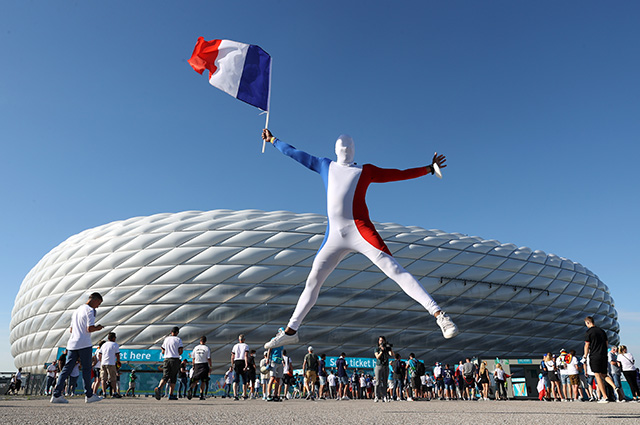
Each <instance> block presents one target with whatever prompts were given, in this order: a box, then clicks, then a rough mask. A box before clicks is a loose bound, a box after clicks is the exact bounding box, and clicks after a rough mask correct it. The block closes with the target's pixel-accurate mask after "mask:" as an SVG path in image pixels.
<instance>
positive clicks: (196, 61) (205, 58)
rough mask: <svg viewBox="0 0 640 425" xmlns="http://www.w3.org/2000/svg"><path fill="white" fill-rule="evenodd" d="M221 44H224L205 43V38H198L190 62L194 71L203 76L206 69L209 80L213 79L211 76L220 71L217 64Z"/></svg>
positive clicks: (216, 41) (216, 42)
mask: <svg viewBox="0 0 640 425" xmlns="http://www.w3.org/2000/svg"><path fill="white" fill-rule="evenodd" d="M220 42H222V40H211V41H205V39H204V37H198V42H197V43H196V47H195V48H194V49H193V54H192V55H191V59H189V61H188V62H189V65H191V67H192V68H193V70H194V71H196V72H197V73H198V74H202V73H203V72H204V70H205V69H208V70H209V78H211V74H213V73H214V72H216V71H217V70H218V67H217V66H216V65H215V62H216V59H217V58H218V47H220Z"/></svg>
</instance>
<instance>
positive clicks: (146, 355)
mask: <svg viewBox="0 0 640 425" xmlns="http://www.w3.org/2000/svg"><path fill="white" fill-rule="evenodd" d="M64 350H65V348H64V347H58V355H57V358H59V357H60V355H61V354H62V352H63V351H64ZM95 352H96V349H95V348H94V349H93V353H94V354H95ZM181 358H182V360H187V361H191V350H187V351H183V352H182V357H181ZM120 361H121V362H144V363H160V362H163V361H164V356H163V355H162V350H130V349H125V348H121V349H120Z"/></svg>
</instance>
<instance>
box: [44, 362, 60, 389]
mask: <svg viewBox="0 0 640 425" xmlns="http://www.w3.org/2000/svg"><path fill="white" fill-rule="evenodd" d="M56 376H58V363H57V362H56V361H55V360H54V361H52V362H51V364H50V365H49V366H47V387H46V388H45V391H44V392H45V394H47V395H50V394H51V393H52V392H53V387H54V386H55V384H56Z"/></svg>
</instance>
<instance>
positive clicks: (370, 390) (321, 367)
mask: <svg viewBox="0 0 640 425" xmlns="http://www.w3.org/2000/svg"><path fill="white" fill-rule="evenodd" d="M587 319H588V320H586V322H587V323H588V327H589V329H592V328H594V327H593V326H589V324H592V323H593V322H592V320H593V319H592V318H587ZM589 320H590V321H589ZM595 329H596V330H597V329H599V328H597V327H595ZM174 331H175V334H176V335H177V330H176V329H175V328H174ZM174 331H172V334H173V333H174ZM591 333H593V332H591V331H588V332H587V340H586V343H585V356H584V357H583V358H582V359H580V360H579V359H578V357H577V356H576V353H575V350H571V351H569V352H567V351H566V350H564V349H563V350H560V353H559V354H558V355H553V354H551V353H548V354H546V355H545V356H544V357H543V358H542V359H541V361H540V365H539V368H540V374H539V377H540V381H539V384H538V387H537V390H538V393H539V398H540V400H557V401H578V400H580V401H598V402H601V403H604V402H608V400H609V399H610V398H615V400H617V401H619V402H624V401H626V397H625V395H624V393H623V392H622V387H621V375H623V374H624V376H625V379H626V380H627V382H629V386H630V389H631V392H632V400H631V401H634V402H637V400H638V397H639V396H640V393H639V392H638V379H640V375H639V374H638V371H637V368H635V360H634V358H633V356H632V355H631V353H628V351H627V349H626V347H625V346H620V347H619V348H618V347H615V346H614V347H612V348H611V350H610V351H609V352H608V353H606V358H605V361H604V362H602V361H601V359H599V356H602V353H601V351H600V350H601V348H602V344H601V343H602V341H598V340H597V339H592V338H591V336H590V334H591ZM598 336H599V337H602V334H598ZM203 341H204V342H206V338H205V337H203V338H202V339H201V344H203ZM163 346H164V344H163ZM604 346H605V347H606V344H605V345H604ZM207 354H209V351H208V350H207ZM374 356H375V359H376V365H375V367H374V371H373V372H374V373H373V375H372V374H371V373H370V372H365V371H362V370H357V369H356V370H354V371H353V372H352V371H350V370H349V365H348V361H347V357H346V354H345V353H341V354H340V357H338V358H337V360H336V361H335V366H334V367H332V368H329V367H327V356H326V354H324V353H323V354H320V355H316V354H315V352H314V348H313V347H311V346H310V347H308V349H307V353H306V355H305V356H304V358H303V359H302V364H301V365H300V366H301V370H302V374H301V375H298V374H296V373H295V372H294V365H293V361H292V359H291V358H290V357H289V356H287V351H286V350H285V349H284V347H283V346H279V347H273V348H269V349H268V350H266V351H264V353H263V358H262V359H261V360H260V361H259V362H258V361H257V360H256V350H251V349H250V348H249V346H248V345H247V344H246V342H245V336H244V335H239V336H238V343H237V344H236V345H234V347H233V349H232V350H231V358H230V365H229V369H228V370H227V371H226V373H225V375H224V378H223V379H224V395H223V397H229V398H231V397H233V399H234V400H240V399H248V398H251V399H256V398H262V399H264V400H266V401H282V400H285V399H290V398H301V397H303V398H306V399H308V400H316V399H320V400H326V399H333V400H351V399H371V400H373V401H374V402H390V401H414V400H433V399H439V400H470V401H477V400H483V401H488V400H492V399H493V400H508V397H507V389H506V382H507V379H508V378H509V377H510V375H509V374H507V373H506V372H505V370H504V368H503V366H502V364H501V363H500V362H498V361H496V362H495V364H494V367H493V370H490V367H489V365H488V364H487V362H486V361H480V362H477V361H475V362H472V361H471V359H470V358H466V359H465V360H464V361H460V362H459V363H458V364H444V365H443V364H442V363H441V362H435V364H434V365H433V366H430V367H427V366H426V365H425V363H424V362H423V361H420V360H418V359H416V356H415V355H414V353H410V354H409V356H408V359H407V360H404V359H403V358H402V356H401V354H400V353H396V352H394V351H393V346H392V345H391V344H390V343H388V342H387V340H386V338H385V337H384V336H381V337H380V338H379V339H378V346H377V347H376V349H375V351H374ZM205 362H208V364H207V365H206V366H205V365H204V363H205ZM184 364H185V363H184V362H183V365H184ZM603 364H604V366H603ZM203 366H205V369H206V370H210V367H211V359H210V356H209V357H204V356H203V357H200V360H196V358H195V357H194V360H193V367H192V368H191V371H193V372H191V373H194V376H195V378H192V379H191V384H190V386H189V388H190V389H189V392H188V395H187V398H189V399H191V397H192V390H193V389H194V387H195V385H196V384H197V382H198V381H201V383H202V387H201V389H200V399H204V398H205V397H206V388H207V385H206V384H205V381H206V380H207V379H208V377H207V376H205V375H201V374H200V373H198V372H196V371H197V370H201V368H202V367H203ZM602 367H604V370H605V372H600V371H601V370H603V369H602ZM187 369H188V368H185V372H186V373H187V374H188V372H187ZM167 370H170V369H169V368H168V369H167ZM176 376H177V375H176ZM166 378H167V379H168V382H172V381H171V380H172V379H174V381H173V382H175V379H176V378H172V376H171V375H169V376H166ZM203 378H204V380H203ZM163 379H164V378H163ZM161 384H162V382H161ZM185 385H186V384H185ZM607 385H608V386H609V387H610V391H609V393H608V390H609V388H608V387H607ZM156 391H158V389H156ZM599 393H600V394H599ZM171 397H172V395H171V394H170V395H169V398H170V399H172V398H171ZM156 398H157V399H158V400H160V398H161V396H160V395H159V394H158V392H156ZM174 399H175V398H174Z"/></svg>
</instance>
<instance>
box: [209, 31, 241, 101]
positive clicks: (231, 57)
mask: <svg viewBox="0 0 640 425" xmlns="http://www.w3.org/2000/svg"><path fill="white" fill-rule="evenodd" d="M248 49H249V45H248V44H244V43H238V42H236V41H230V40H222V41H221V42H220V47H219V48H218V57H217V59H216V61H215V65H216V66H217V67H218V69H217V70H216V72H215V73H213V74H212V75H211V78H209V83H210V84H211V85H212V86H214V87H216V88H219V89H220V90H222V91H224V92H226V93H229V94H230V95H231V96H233V97H237V96H238V87H240V79H241V78H242V71H243V69H244V60H245V58H246V56H247V50H248Z"/></svg>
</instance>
